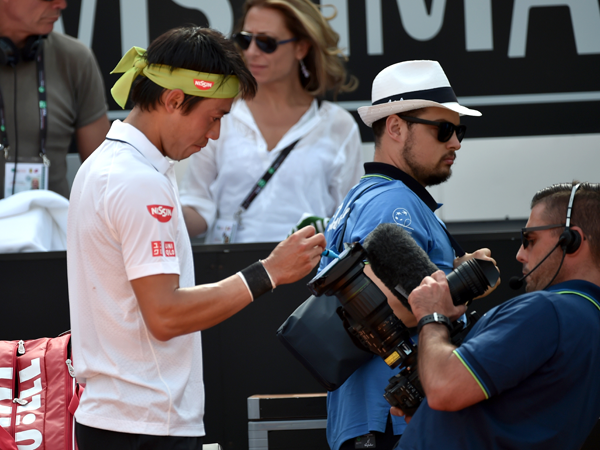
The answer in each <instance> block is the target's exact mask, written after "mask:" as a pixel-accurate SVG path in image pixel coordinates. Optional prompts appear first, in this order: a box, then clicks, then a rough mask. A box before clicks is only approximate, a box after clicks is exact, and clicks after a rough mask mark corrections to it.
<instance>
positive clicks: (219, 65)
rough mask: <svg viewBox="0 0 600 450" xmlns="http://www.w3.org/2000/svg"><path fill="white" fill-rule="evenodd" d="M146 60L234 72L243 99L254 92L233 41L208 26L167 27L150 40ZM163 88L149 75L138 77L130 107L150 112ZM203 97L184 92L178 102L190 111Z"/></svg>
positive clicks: (196, 68) (197, 68) (247, 72)
mask: <svg viewBox="0 0 600 450" xmlns="http://www.w3.org/2000/svg"><path fill="white" fill-rule="evenodd" d="M146 60H147V61H148V64H149V65H150V64H157V65H158V64H160V65H167V66H171V67H173V68H181V69H188V70H195V71H198V72H208V73H214V74H223V75H226V76H229V75H235V76H237V77H238V79H239V81H240V94H241V96H242V98H245V99H247V98H252V97H254V95H255V94H256V89H257V87H256V80H255V79H254V77H253V76H252V74H251V73H250V71H249V70H248V69H247V68H246V64H245V63H244V60H243V59H242V57H241V56H240V54H239V53H238V51H237V49H236V48H235V46H234V44H233V43H232V42H231V41H230V40H229V39H226V38H225V36H223V35H222V34H221V33H219V32H218V31H216V30H213V29H210V28H203V27H197V26H186V27H179V28H174V29H172V30H169V31H167V32H166V33H163V34H162V35H160V36H159V37H157V38H156V39H155V40H154V41H152V43H151V44H150V46H149V47H148V50H147V52H146ZM225 79H226V78H225ZM165 90H166V89H165V88H163V87H162V86H159V85H157V84H156V83H154V82H153V81H152V80H150V79H149V78H146V77H143V76H140V77H138V80H136V83H135V84H134V86H133V88H132V90H131V101H132V103H133V106H138V107H140V108H141V109H142V110H145V111H151V110H153V109H155V108H156V106H157V105H159V104H161V102H162V100H161V96H162V93H163V92H164V91H165ZM205 98H206V97H198V96H196V95H188V94H185V99H184V101H183V104H182V105H181V108H182V111H183V114H189V113H190V112H191V111H192V109H193V108H194V106H195V105H196V104H198V103H199V102H201V101H202V100H204V99H205Z"/></svg>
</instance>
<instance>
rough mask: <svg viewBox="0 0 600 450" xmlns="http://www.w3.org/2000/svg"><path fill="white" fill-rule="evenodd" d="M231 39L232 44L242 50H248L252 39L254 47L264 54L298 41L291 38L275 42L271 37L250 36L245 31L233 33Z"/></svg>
mask: <svg viewBox="0 0 600 450" xmlns="http://www.w3.org/2000/svg"><path fill="white" fill-rule="evenodd" d="M231 38H232V39H233V42H235V43H236V44H237V45H239V46H240V48H241V49H242V50H248V47H250V43H251V42H252V39H254V40H255V41H256V46H257V47H258V48H259V49H260V50H261V51H263V52H265V53H273V52H274V51H275V50H277V47H278V46H279V45H281V44H287V43H288V42H293V41H295V40H297V39H298V38H295V37H293V38H291V39H285V40H283V41H277V40H275V38H272V37H271V36H267V35H265V34H252V33H248V32H247V31H240V32H239V33H235V34H234V35H233V36H232V37H231Z"/></svg>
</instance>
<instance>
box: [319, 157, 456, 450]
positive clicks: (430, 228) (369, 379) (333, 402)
mask: <svg viewBox="0 0 600 450" xmlns="http://www.w3.org/2000/svg"><path fill="white" fill-rule="evenodd" d="M440 206H441V205H439V204H438V203H436V202H435V200H434V199H433V197H431V195H430V194H429V192H427V190H426V189H425V188H424V187H423V186H421V185H420V184H419V183H418V182H417V181H415V180H414V179H413V178H411V177H410V176H408V175H407V174H406V173H404V172H402V171H401V170H399V169H397V168H396V167H394V166H391V165H388V164H382V163H367V164H365V176H363V177H362V178H361V181H360V182H359V183H358V184H357V185H356V186H355V187H353V188H352V189H351V190H350V192H349V193H348V195H347V196H346V198H345V199H344V202H343V203H342V205H341V206H340V207H339V208H338V210H337V211H336V213H335V215H334V216H333V217H332V218H331V220H330V221H329V224H328V227H327V230H326V231H325V238H326V239H327V243H328V244H327V245H328V247H327V248H328V249H331V250H333V251H335V252H337V253H339V252H340V251H341V249H343V243H345V242H347V243H351V242H360V243H361V244H362V243H363V242H364V240H365V238H366V237H367V235H368V234H369V233H370V232H371V231H373V230H374V229H375V228H376V227H377V225H379V224H380V223H395V224H397V225H398V226H400V227H402V228H404V230H405V231H407V232H408V233H409V234H410V235H411V236H412V237H413V238H414V239H415V241H416V242H417V244H418V245H419V246H420V247H421V248H423V249H424V250H425V251H426V252H427V254H428V255H429V258H430V259H431V261H432V262H433V263H434V264H435V265H436V266H438V267H439V268H440V269H442V270H443V271H444V272H446V273H448V272H450V271H451V270H452V269H453V260H454V257H455V255H454V250H453V248H452V245H451V244H450V240H449V238H448V235H447V233H446V231H444V229H445V226H444V224H443V222H442V221H441V220H440V219H439V218H438V217H437V216H436V215H435V214H434V211H435V210H437V209H438V208H439V207H440ZM330 261H331V259H330V258H322V260H321V265H320V266H319V271H321V270H323V268H325V266H326V265H327V264H329V262H330ZM398 371H399V369H394V370H392V369H390V368H389V366H388V365H387V364H386V363H385V362H384V361H383V360H382V359H381V358H380V357H379V356H374V357H373V359H371V360H370V361H369V362H367V363H366V364H364V365H363V366H362V367H361V368H360V369H358V370H357V371H356V372H355V373H354V374H352V375H351V376H350V378H348V380H346V382H345V383H344V384H343V385H342V386H341V387H340V388H339V389H337V390H335V391H333V392H329V393H328V395H327V441H328V443H329V446H330V447H331V449H332V450H338V449H339V447H340V445H341V444H342V443H344V442H345V441H347V440H348V439H352V438H355V437H357V436H362V435H364V434H367V433H369V432H370V431H379V432H382V433H383V432H384V431H385V427H386V420H387V417H388V414H389V410H390V405H389V404H388V402H387V401H386V400H385V398H384V397H383V393H384V390H385V388H386V386H387V385H388V381H389V379H390V378H391V377H393V376H394V375H395V374H396V373H398ZM392 424H393V428H394V434H397V435H400V434H402V433H403V432H404V428H405V427H406V423H405V422H404V418H401V417H395V416H392Z"/></svg>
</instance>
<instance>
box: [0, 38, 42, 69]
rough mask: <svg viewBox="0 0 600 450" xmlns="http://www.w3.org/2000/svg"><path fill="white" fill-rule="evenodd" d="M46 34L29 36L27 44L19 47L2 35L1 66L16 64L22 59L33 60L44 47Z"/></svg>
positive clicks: (0, 43)
mask: <svg viewBox="0 0 600 450" xmlns="http://www.w3.org/2000/svg"><path fill="white" fill-rule="evenodd" d="M45 37H46V36H44V35H33V36H29V37H28V38H27V39H26V40H25V46H24V47H23V48H22V49H19V48H18V47H17V46H16V45H15V43H14V42H13V41H11V40H10V39H9V38H7V37H0V66H5V65H6V66H11V67H14V66H16V65H17V64H18V63H19V62H20V61H33V60H34V59H35V58H36V56H37V54H38V52H39V51H40V49H41V48H42V44H43V42H44V41H43V39H44V38H45Z"/></svg>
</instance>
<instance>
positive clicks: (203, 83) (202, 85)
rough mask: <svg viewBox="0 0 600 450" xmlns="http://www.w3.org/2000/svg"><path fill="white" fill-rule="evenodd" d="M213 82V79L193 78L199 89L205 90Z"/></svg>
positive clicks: (211, 85)
mask: <svg viewBox="0 0 600 450" xmlns="http://www.w3.org/2000/svg"><path fill="white" fill-rule="evenodd" d="M213 84H215V83H214V82H213V81H206V80H194V86H196V87H197V88H198V89H200V90H201V91H207V90H209V89H210V88H211V87H213Z"/></svg>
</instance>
